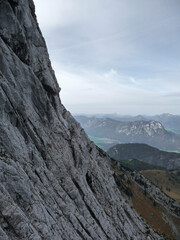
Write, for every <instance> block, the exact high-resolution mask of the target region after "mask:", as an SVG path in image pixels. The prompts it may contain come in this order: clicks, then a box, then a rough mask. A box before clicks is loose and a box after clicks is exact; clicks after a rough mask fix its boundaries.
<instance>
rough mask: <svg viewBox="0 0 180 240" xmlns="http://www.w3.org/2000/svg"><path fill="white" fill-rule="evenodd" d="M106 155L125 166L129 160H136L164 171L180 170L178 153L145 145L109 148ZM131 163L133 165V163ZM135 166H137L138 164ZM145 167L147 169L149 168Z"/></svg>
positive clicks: (179, 155)
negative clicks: (122, 162)
mask: <svg viewBox="0 0 180 240" xmlns="http://www.w3.org/2000/svg"><path fill="white" fill-rule="evenodd" d="M107 153H108V154H109V155H110V156H111V157H112V158H114V159H116V160H119V161H120V160H124V161H125V160H126V161H127V163H126V164H130V163H131V162H129V163H128V161H129V159H137V160H139V161H142V162H145V163H148V164H151V165H154V166H160V167H163V168H166V169H180V153H172V152H165V151H160V150H159V149H157V148H154V147H151V146H148V145H146V144H137V143H133V144H117V145H115V146H113V147H111V148H110V149H109V150H108V151H107ZM132 163H133V164H134V162H132ZM132 163H131V165H132ZM136 164H138V165H139V163H136ZM127 166H128V165H127ZM145 167H146V169H148V167H149V166H145ZM142 169H143V168H142ZM142 169H141V170H142ZM144 169H145V168H144ZM149 169H153V168H149Z"/></svg>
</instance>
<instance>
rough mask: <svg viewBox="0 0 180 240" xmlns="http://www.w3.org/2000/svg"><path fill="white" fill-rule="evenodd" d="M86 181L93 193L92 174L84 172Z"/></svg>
mask: <svg viewBox="0 0 180 240" xmlns="http://www.w3.org/2000/svg"><path fill="white" fill-rule="evenodd" d="M86 181H87V184H88V185H89V187H90V189H91V191H92V192H93V193H95V191H94V189H93V181H92V175H91V174H90V172H87V173H86Z"/></svg>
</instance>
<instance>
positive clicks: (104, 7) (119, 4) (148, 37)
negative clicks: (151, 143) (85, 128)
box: [35, 0, 180, 113]
mask: <svg viewBox="0 0 180 240" xmlns="http://www.w3.org/2000/svg"><path fill="white" fill-rule="evenodd" d="M35 4H36V10H37V15H38V19H39V22H40V26H41V28H42V31H43V34H44V35H45V39H46V41H47V45H48V49H49V52H50V57H51V59H52V61H53V64H54V68H55V70H56V75H57V76H58V80H59V82H60V86H61V87H62V92H61V95H62V99H63V101H64V103H65V105H66V106H67V107H68V108H70V110H72V111H73V112H75V111H76V112H78V111H82V110H83V111H93V112H94V111H96V112H98V111H99V112H120V111H126V113H131V112H132V111H136V112H137V113H148V111H151V112H152V111H153V109H154V111H156V112H158V111H159V112H162V111H164V108H165V106H166V110H165V112H168V111H171V112H172V111H175V108H173V109H172V105H173V103H175V102H174V100H171V101H170V100H168V99H170V97H167V95H171V94H172V95H173V93H174V92H176V91H177V89H178V88H180V81H179V78H180V71H179V69H180V62H179V55H180V31H179V22H180V15H179V11H180V3H179V0H174V1H173V3H172V2H171V3H170V2H169V0H158V1H156V0H152V1H144V0H134V1H131V0H127V1H124V0H113V1H109V0H91V1H84V0H76V1H74V0H51V1H48V0H43V1H40V0H35ZM165 99H166V100H165ZM164 103H166V104H164ZM87 106H88V107H87ZM168 109H169V110H168ZM111 110H112V111H111ZM138 111H139V112H138ZM176 111H177V110H176Z"/></svg>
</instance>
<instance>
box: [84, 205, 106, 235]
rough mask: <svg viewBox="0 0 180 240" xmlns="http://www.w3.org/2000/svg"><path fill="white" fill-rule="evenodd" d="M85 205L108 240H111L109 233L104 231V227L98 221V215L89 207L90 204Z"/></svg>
mask: <svg viewBox="0 0 180 240" xmlns="http://www.w3.org/2000/svg"><path fill="white" fill-rule="evenodd" d="M85 205H86V207H87V209H88V211H89V213H90V214H91V217H92V218H93V219H94V220H95V221H96V223H97V225H98V226H99V227H100V228H101V230H102V231H103V233H104V234H105V235H106V237H107V239H110V238H109V236H108V235H107V233H106V232H105V230H104V229H103V227H102V226H101V223H100V221H99V220H98V219H97V217H96V215H95V214H94V212H93V211H92V209H91V208H90V207H89V206H88V204H87V203H86V202H85Z"/></svg>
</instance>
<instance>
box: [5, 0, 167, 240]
mask: <svg viewBox="0 0 180 240" xmlns="http://www.w3.org/2000/svg"><path fill="white" fill-rule="evenodd" d="M59 90H60V88H59V86H58V84H57V81H56V78H55V75H54V72H53V70H52V68H51V63H50V60H49V56H48V52H47V48H46V44H45V41H44V39H43V37H42V34H41V32H40V29H39V27H38V23H37V20H36V16H35V8H34V4H33V1H32V0H0V116H1V117H0V240H6V239H7V240H9V239H11V240H16V239H29V240H40V239H44V240H76V239H77V240H81V239H87V240H92V239H102V240H106V239H112V240H116V239H117V240H119V239H122V240H126V239H128V240H130V239H131V240H132V239H133V240H139V239H144V240H145V239H150V240H151V239H156V240H157V239H164V237H161V236H159V235H158V234H157V233H155V232H154V231H153V230H152V229H150V232H149V235H148V236H147V235H146V234H145V231H146V230H145V229H146V223H145V222H144V221H143V220H142V219H141V218H140V217H139V216H138V215H137V213H136V212H134V211H133V210H132V209H131V208H130V206H129V205H128V203H126V202H125V200H123V196H122V195H121V193H120V192H119V190H118V188H117V186H116V184H115V182H114V179H113V176H112V172H111V170H110V160H109V158H108V156H107V155H106V154H105V153H104V152H102V151H100V150H99V149H97V148H96V146H95V145H94V144H93V143H92V142H91V141H90V140H89V139H88V137H87V136H86V134H85V132H84V130H83V129H82V128H81V127H80V125H79V124H78V123H77V122H76V121H75V120H74V119H73V117H72V116H71V114H70V113H69V112H68V111H67V110H66V109H65V108H64V106H63V105H62V104H61V101H60V99H59ZM119 198H121V199H122V200H121V201H119Z"/></svg>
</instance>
